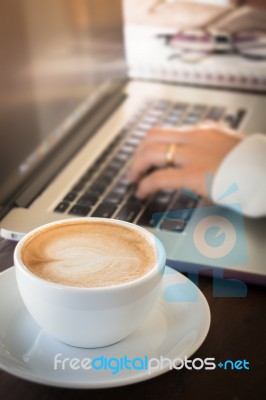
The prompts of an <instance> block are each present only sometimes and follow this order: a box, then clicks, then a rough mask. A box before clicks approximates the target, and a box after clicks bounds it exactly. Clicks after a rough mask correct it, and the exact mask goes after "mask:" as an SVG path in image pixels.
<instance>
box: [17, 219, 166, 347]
mask: <svg viewBox="0 0 266 400" xmlns="http://www.w3.org/2000/svg"><path fill="white" fill-rule="evenodd" d="M86 220H87V221H88V220H89V221H90V222H92V223H93V222H97V221H104V222H105V223H107V224H112V225H114V224H115V226H117V225H119V226H124V227H127V228H130V229H133V230H135V231H136V232H139V233H141V234H142V235H144V236H145V238H146V239H147V241H148V242H149V245H151V246H152V247H153V249H154V250H155V251H156V254H157V262H156V263H155V265H153V266H152V267H151V268H150V269H149V271H148V272H147V273H145V274H144V275H143V276H141V277H138V278H137V279H134V280H131V281H129V282H126V283H122V284H118V285H112V286H105V287H75V286H68V285H63V284H59V283H53V282H50V281H48V280H46V279H43V278H41V277H39V276H37V275H36V274H34V273H33V272H31V271H30V270H29V269H28V268H27V266H26V265H24V263H23V261H22V258H21V250H22V249H23V246H24V245H25V243H26V242H27V241H28V240H29V239H32V238H33V236H34V235H36V233H38V234H40V235H41V234H42V233H43V232H44V231H47V229H49V228H51V227H54V226H59V225H62V224H66V223H68V222H71V223H72V222H75V221H76V222H78V223H79V222H81V223H83V221H84V222H85V221H86ZM106 245H107V246H108V243H107V244H106ZM14 260H15V267H16V278H17V283H18V288H19V291H20V294H21V297H22V299H23V301H24V303H25V305H26V307H27V309H28V311H29V313H30V314H31V316H32V317H33V319H34V320H35V321H36V322H37V323H38V324H39V325H40V326H41V327H42V328H43V329H44V331H46V332H47V333H48V334H50V335H51V336H53V337H55V338H56V339H58V340H59V341H61V342H63V343H66V344H69V345H72V346H76V347H85V348H95V347H103V346H107V345H111V344H114V343H116V342H118V341H120V340H122V339H124V338H125V337H127V336H128V335H130V334H131V333H132V332H133V331H135V330H136V329H137V328H138V326H139V325H140V324H141V323H142V322H143V321H144V319H145V318H146V317H147V315H148V314H149V313H150V311H151V310H152V308H153V306H154V304H155V302H156V298H157V296H158V293H159V289H160V283H161V280H162V277H163V272H164V268H165V261H166V256H165V250H164V247H163V245H162V244H161V242H160V241H159V240H158V239H157V238H156V237H155V236H154V235H152V234H151V233H150V232H148V231H147V230H145V229H143V228H141V227H139V226H136V225H133V224H130V223H127V222H123V221H118V220H112V219H100V218H88V219H84V218H72V219H70V220H63V221H56V222H52V223H50V224H46V225H43V226H41V227H39V228H37V229H35V230H33V231H31V232H30V233H28V234H27V235H26V236H25V237H24V238H23V239H22V240H21V241H20V242H19V243H18V244H17V246H16V249H15V253H14Z"/></svg>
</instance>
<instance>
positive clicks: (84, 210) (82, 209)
mask: <svg viewBox="0 0 266 400" xmlns="http://www.w3.org/2000/svg"><path fill="white" fill-rule="evenodd" d="M90 210H91V207H89V206H85V205H81V204H75V205H74V206H73V207H72V208H71V209H70V210H69V211H68V214H72V215H78V216H80V217H86V215H88V214H89V212H90Z"/></svg>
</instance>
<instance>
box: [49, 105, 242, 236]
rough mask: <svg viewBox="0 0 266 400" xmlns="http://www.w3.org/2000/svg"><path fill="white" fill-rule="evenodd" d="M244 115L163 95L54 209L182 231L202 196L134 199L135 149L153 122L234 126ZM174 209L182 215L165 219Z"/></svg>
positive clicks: (179, 194)
mask: <svg viewBox="0 0 266 400" xmlns="http://www.w3.org/2000/svg"><path fill="white" fill-rule="evenodd" d="M244 115H245V110H234V111H233V112H232V111H231V112H228V110H226V109H225V108H223V107H220V106H217V107H216V106H213V107H208V106H206V105H202V104H196V105H190V104H188V103H183V102H182V103H176V102H171V101H169V100H163V99H162V100H155V101H148V102H147V103H145V104H143V105H142V107H141V108H140V109H139V110H138V112H137V113H136V115H135V116H134V118H133V119H132V120H131V121H129V122H128V124H127V125H126V127H125V128H124V129H123V130H122V131H121V132H119V134H118V135H117V136H116V138H115V140H114V141H113V142H112V144H111V145H109V147H108V148H107V149H106V150H105V151H104V152H103V153H102V154H101V155H100V157H98V159H97V160H96V162H95V163H94V164H93V166H91V167H90V168H89V169H88V170H87V171H86V172H85V174H83V176H82V177H81V178H80V179H79V180H78V182H76V184H75V185H74V186H73V187H72V189H71V190H70V191H69V193H67V194H66V196H65V197H64V198H63V199H62V201H61V202H60V203H59V204H58V205H57V207H56V208H55V210H54V211H55V212H59V213H65V214H69V215H73V216H91V217H102V218H116V219H121V220H124V221H128V222H133V223H136V224H139V225H142V226H146V227H154V226H155V225H156V226H160V229H164V230H171V231H177V232H182V231H183V230H184V229H185V226H186V224H187V222H188V221H189V219H190V217H191V215H192V213H193V209H195V207H196V206H197V205H198V203H199V201H200V199H199V197H198V196H196V195H194V194H192V193H188V192H186V191H159V192H157V193H156V194H155V195H154V196H152V197H151V198H149V199H147V200H140V199H138V198H136V197H135V195H134V191H135V188H134V186H133V185H130V184H129V183H128V182H127V170H128V165H129V163H130V159H131V157H132V155H133V153H134V151H135V149H136V148H137V146H138V145H139V143H140V141H141V140H142V139H143V138H144V136H145V135H146V133H147V132H148V131H149V130H150V129H151V128H152V127H154V126H160V127H164V128H166V127H167V128H174V127H177V126H180V125H184V124H186V125H188V124H189V125H190V124H196V123H198V122H199V121H201V120H203V119H209V120H214V121H223V122H225V123H226V124H227V126H229V127H231V128H234V129H236V128H238V126H239V124H240V122H241V121H242V118H243V117H244ZM176 210H182V212H181V213H179V215H178V218H175V219H173V220H171V219H164V218H163V213H164V212H169V211H176ZM155 213H160V214H157V215H159V218H157V219H158V220H155V219H154V218H153V214H155Z"/></svg>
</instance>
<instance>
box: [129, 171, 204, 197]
mask: <svg viewBox="0 0 266 400" xmlns="http://www.w3.org/2000/svg"><path fill="white" fill-rule="evenodd" d="M197 178H198V177H197V176H195V171H193V170H190V169H189V168H180V169H177V168H167V169H163V170H160V171H156V172H153V173H151V174H149V175H148V176H146V177H144V178H143V179H142V180H141V181H140V183H139V185H138V188H137V191H136V196H138V197H139V198H146V197H148V196H150V195H152V194H154V193H156V192H157V191H158V190H164V189H176V190H179V189H182V188H184V187H186V188H188V189H189V190H191V191H193V192H196V193H199V194H201V193H200V191H201V190H200V184H202V182H199V181H198V179H197Z"/></svg>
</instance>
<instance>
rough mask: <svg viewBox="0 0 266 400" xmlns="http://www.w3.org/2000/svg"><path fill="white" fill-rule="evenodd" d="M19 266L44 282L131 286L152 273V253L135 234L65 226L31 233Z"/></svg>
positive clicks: (94, 225) (106, 226) (101, 225)
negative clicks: (130, 284)
mask: <svg viewBox="0 0 266 400" xmlns="http://www.w3.org/2000/svg"><path fill="white" fill-rule="evenodd" d="M21 258H22V261H23V263H24V265H25V266H26V267H27V268H28V269H29V270H30V271H31V272H32V273H34V274H35V275H37V276H39V277H40V278H43V279H45V280H48V281H51V282H54V283H59V284H61V285H67V286H78V287H103V286H113V285H119V284H122V283H126V282H130V281H133V280H135V279H137V278H139V277H141V276H143V275H145V274H146V273H147V272H149V271H150V270H151V268H153V266H154V265H155V264H156V261H157V257H156V252H155V249H154V247H153V245H152V244H151V242H150V241H149V240H148V239H147V238H146V237H145V236H144V235H143V234H142V233H141V232H139V231H136V230H134V229H130V228H127V227H125V226H123V225H118V224H110V223H105V222H89V221H86V222H85V221H84V222H78V223H77V222H68V223H62V224H59V225H53V226H51V227H47V228H46V229H44V230H42V231H39V232H36V233H35V234H34V235H33V236H31V237H30V238H29V239H28V240H27V241H26V242H25V243H24V245H23V247H22V250H21Z"/></svg>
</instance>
